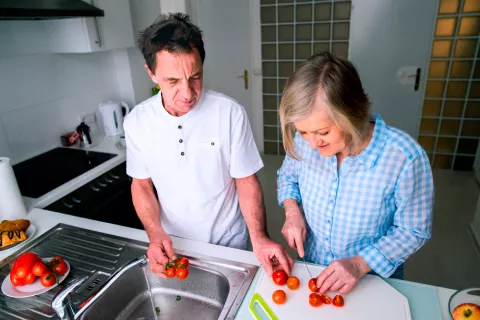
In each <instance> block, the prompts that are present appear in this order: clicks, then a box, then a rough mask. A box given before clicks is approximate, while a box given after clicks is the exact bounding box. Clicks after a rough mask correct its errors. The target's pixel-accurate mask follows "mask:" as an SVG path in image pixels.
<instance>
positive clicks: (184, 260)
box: [177, 257, 190, 268]
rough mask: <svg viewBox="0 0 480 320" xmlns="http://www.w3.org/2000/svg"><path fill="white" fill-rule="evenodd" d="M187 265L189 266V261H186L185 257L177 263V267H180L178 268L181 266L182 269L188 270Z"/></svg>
mask: <svg viewBox="0 0 480 320" xmlns="http://www.w3.org/2000/svg"><path fill="white" fill-rule="evenodd" d="M189 264H190V261H188V259H187V258H185V257H183V258H181V259H180V260H178V261H177V266H180V267H182V265H183V267H184V268H188V265H189Z"/></svg>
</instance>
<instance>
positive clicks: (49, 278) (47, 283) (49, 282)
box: [40, 272, 57, 287]
mask: <svg viewBox="0 0 480 320" xmlns="http://www.w3.org/2000/svg"><path fill="white" fill-rule="evenodd" d="M56 282H57V277H56V276H55V274H54V273H53V272H46V273H44V274H43V276H42V277H41V278H40V283H41V284H42V286H44V287H51V286H53V285H54V284H55V283H56Z"/></svg>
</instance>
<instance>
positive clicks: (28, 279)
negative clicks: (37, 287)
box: [24, 272, 37, 284]
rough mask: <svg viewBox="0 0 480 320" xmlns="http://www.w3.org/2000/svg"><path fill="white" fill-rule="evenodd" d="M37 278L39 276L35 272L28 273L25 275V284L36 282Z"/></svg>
mask: <svg viewBox="0 0 480 320" xmlns="http://www.w3.org/2000/svg"><path fill="white" fill-rule="evenodd" d="M36 279H37V277H36V276H35V275H34V274H33V272H30V273H29V274H27V276H26V277H25V279H24V280H25V284H32V283H34V282H35V280H36Z"/></svg>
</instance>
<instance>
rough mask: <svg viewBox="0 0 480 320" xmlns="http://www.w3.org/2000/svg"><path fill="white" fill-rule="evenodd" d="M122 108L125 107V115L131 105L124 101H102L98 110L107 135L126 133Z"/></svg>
mask: <svg viewBox="0 0 480 320" xmlns="http://www.w3.org/2000/svg"><path fill="white" fill-rule="evenodd" d="M122 109H125V115H127V114H128V113H129V112H130V107H129V106H128V104H126V103H125V102H123V101H119V102H116V101H110V100H109V101H106V102H102V103H100V106H99V107H98V111H99V113H100V117H101V118H102V121H103V128H104V130H105V134H106V135H107V136H116V135H119V134H123V133H124V131H123V113H122Z"/></svg>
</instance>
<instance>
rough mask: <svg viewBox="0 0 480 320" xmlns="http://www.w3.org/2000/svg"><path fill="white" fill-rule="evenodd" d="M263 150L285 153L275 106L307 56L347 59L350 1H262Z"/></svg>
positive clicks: (276, 106)
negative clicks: (328, 54)
mask: <svg viewBox="0 0 480 320" xmlns="http://www.w3.org/2000/svg"><path fill="white" fill-rule="evenodd" d="M260 3H261V5H260V6H261V7H260V13H261V32H262V36H261V41H262V73H263V118H264V149H265V153H266V154H284V153H285V152H284V149H283V145H282V137H281V130H280V123H279V121H278V112H277V109H278V105H279V104H280V100H281V95H282V91H283V88H284V86H285V82H286V80H287V79H288V77H289V76H290V75H291V74H292V73H293V71H294V70H295V69H296V68H297V67H298V66H299V65H300V64H301V63H302V62H303V61H305V59H306V58H308V57H309V56H310V55H312V54H314V53H318V52H322V51H330V52H332V53H334V54H337V55H339V56H343V57H347V56H348V40H349V36H350V8H351V2H350V1H332V0H330V1H298V0H297V1H292V0H290V1H288V0H262V1H261V2H260Z"/></svg>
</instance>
